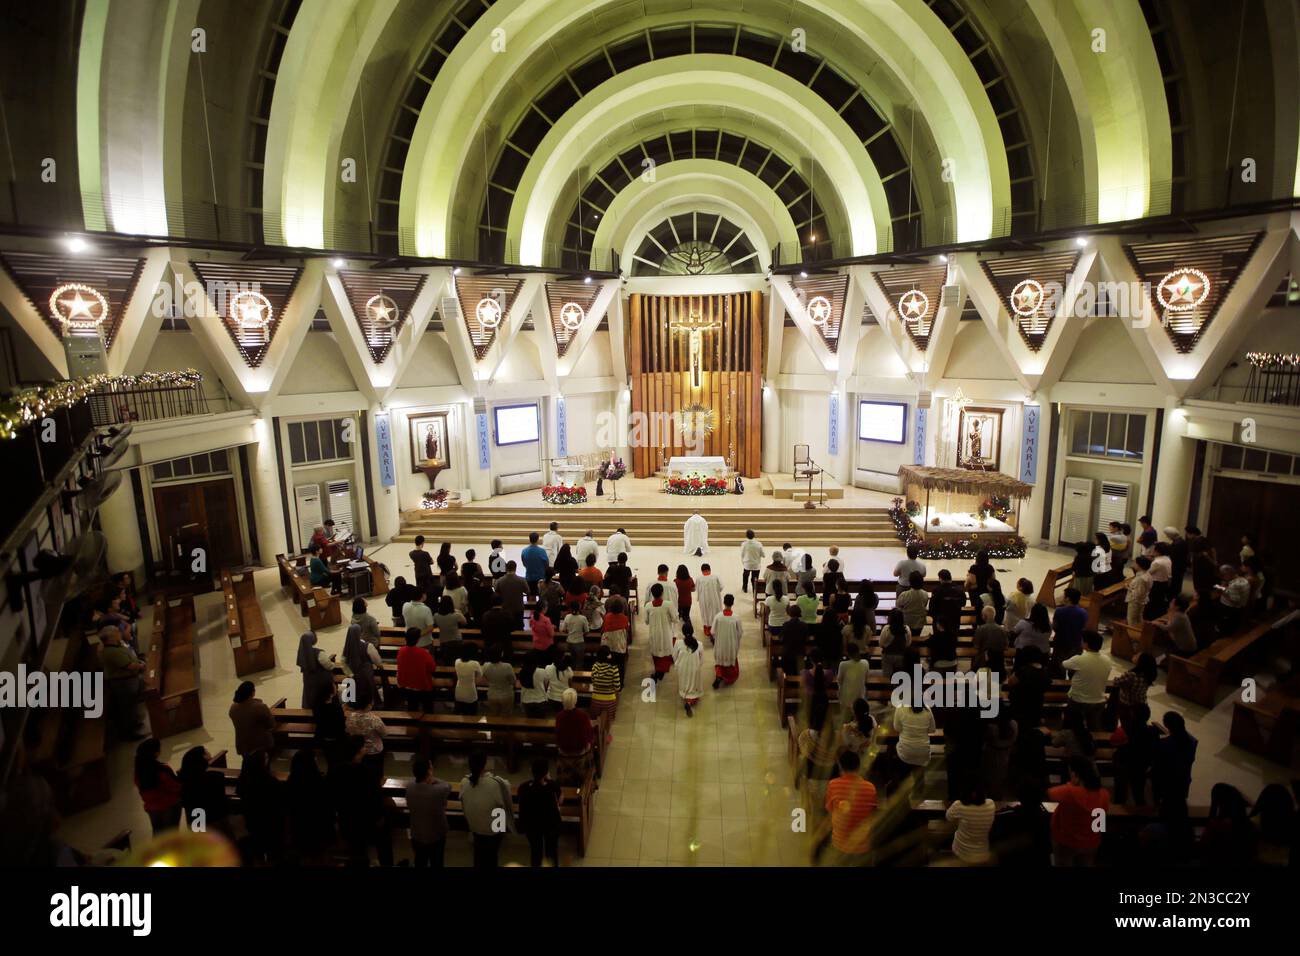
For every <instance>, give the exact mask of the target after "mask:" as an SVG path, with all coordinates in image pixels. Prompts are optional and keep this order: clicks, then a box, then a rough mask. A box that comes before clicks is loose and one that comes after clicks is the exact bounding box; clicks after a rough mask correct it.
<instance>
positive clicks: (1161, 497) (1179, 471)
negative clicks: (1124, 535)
mask: <svg viewBox="0 0 1300 956" xmlns="http://www.w3.org/2000/svg"><path fill="white" fill-rule="evenodd" d="M1186 433H1187V415H1186V414H1185V413H1184V412H1183V410H1182V409H1181V408H1179V407H1178V400H1177V399H1175V398H1170V399H1168V400H1167V402H1166V404H1165V419H1164V425H1163V427H1162V428H1161V432H1160V457H1159V459H1158V460H1157V463H1156V487H1155V496H1154V497H1155V503H1154V508H1153V510H1152V512H1151V523H1152V524H1153V525H1154V526H1155V527H1156V528H1157V529H1159V528H1163V527H1165V526H1166V525H1173V526H1174V527H1175V528H1181V527H1183V526H1184V525H1185V524H1187V502H1188V496H1189V495H1190V494H1191V487H1192V467H1193V464H1194V462H1195V458H1196V442H1195V441H1194V440H1193V439H1191V438H1188V437H1187V434H1186ZM1145 495H1146V489H1145V488H1143V489H1141V490H1140V491H1139V497H1138V507H1137V513H1138V514H1141V513H1142V512H1143V511H1145V510H1146V496H1145Z"/></svg>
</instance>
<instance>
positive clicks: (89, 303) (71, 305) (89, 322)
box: [50, 282, 108, 332]
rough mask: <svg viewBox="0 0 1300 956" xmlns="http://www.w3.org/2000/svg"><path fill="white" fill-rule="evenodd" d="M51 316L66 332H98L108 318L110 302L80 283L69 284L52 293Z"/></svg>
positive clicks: (94, 290) (96, 291)
mask: <svg viewBox="0 0 1300 956" xmlns="http://www.w3.org/2000/svg"><path fill="white" fill-rule="evenodd" d="M50 314H51V315H53V316H54V317H55V318H57V319H58V320H59V321H60V322H61V323H62V324H63V328H64V331H68V332H70V331H82V332H86V331H92V332H93V331H98V329H99V327H100V326H101V325H103V324H104V321H105V320H106V319H107V318H108V300H107V299H105V298H104V297H103V296H102V295H100V293H99V290H98V289H95V288H92V287H91V286H88V285H83V284H82V283H80V282H69V283H67V284H65V285H61V286H59V287H58V288H57V289H55V290H54V291H53V292H52V293H50Z"/></svg>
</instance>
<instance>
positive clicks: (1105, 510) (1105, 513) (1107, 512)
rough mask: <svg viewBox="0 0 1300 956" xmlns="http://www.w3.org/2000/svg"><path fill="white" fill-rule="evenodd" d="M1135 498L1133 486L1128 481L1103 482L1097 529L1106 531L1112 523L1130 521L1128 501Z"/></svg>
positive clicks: (1098, 500) (1098, 503) (1098, 507)
mask: <svg viewBox="0 0 1300 956" xmlns="http://www.w3.org/2000/svg"><path fill="white" fill-rule="evenodd" d="M1132 496H1133V485H1132V484H1131V483H1130V482H1127V481H1103V482H1102V483H1101V494H1099V495H1098V496H1097V529H1096V530H1098V531H1105V530H1106V529H1107V528H1108V527H1109V526H1110V523H1111V522H1112V521H1118V522H1119V523H1120V524H1125V523H1126V522H1127V521H1128V500H1129V498H1131V497H1132Z"/></svg>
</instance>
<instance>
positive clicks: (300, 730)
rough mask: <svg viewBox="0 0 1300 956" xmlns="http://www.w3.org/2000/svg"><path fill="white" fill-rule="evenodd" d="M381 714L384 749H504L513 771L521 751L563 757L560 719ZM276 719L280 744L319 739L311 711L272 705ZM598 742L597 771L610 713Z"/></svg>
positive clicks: (603, 720) (598, 732) (378, 712)
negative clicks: (557, 728) (557, 736)
mask: <svg viewBox="0 0 1300 956" xmlns="http://www.w3.org/2000/svg"><path fill="white" fill-rule="evenodd" d="M373 713H374V714H375V716H376V717H378V718H379V719H380V720H382V721H383V722H384V727H385V729H386V730H387V732H388V733H387V735H386V736H385V737H384V748H385V749H392V750H413V751H416V752H424V751H427V750H428V749H430V748H431V747H432V748H436V749H437V750H440V751H441V750H460V751H467V750H474V749H487V750H489V751H493V752H497V753H503V754H505V757H506V762H507V766H508V767H509V768H510V771H511V772H512V773H513V772H514V771H515V770H517V769H518V768H519V765H520V760H519V755H520V751H521V750H523V749H529V750H534V751H540V752H542V753H544V754H546V755H547V756H549V757H551V758H552V759H554V758H556V757H558V756H559V749H558V747H557V745H556V743H555V718H553V717H524V716H522V715H511V716H509V717H486V716H477V717H470V716H465V715H461V714H421V713H419V712H416V711H407V710H376V711H373ZM271 717H272V718H273V719H274V720H275V730H274V731H273V732H274V734H275V740H276V744H277V746H279V747H283V748H285V749H288V750H296V749H297V748H298V747H299V746H301V745H302V744H304V743H308V742H314V741H315V735H316V718H315V716H314V715H313V714H312V712H311V711H310V710H302V709H299V708H290V707H279V706H276V707H272V708H271ZM595 724H596V727H595V742H594V743H593V745H592V756H593V762H594V764H595V767H596V775H597V776H600V773H601V770H602V769H603V768H604V758H605V736H606V734H607V733H608V721H607V716H606V714H603V713H602V714H601V715H600V717H599V719H598V720H597V721H595Z"/></svg>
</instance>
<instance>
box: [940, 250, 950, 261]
mask: <svg viewBox="0 0 1300 956" xmlns="http://www.w3.org/2000/svg"><path fill="white" fill-rule="evenodd" d="M939 261H940V262H947V261H948V257H947V256H945V255H944V254H943V253H942V252H941V253H939Z"/></svg>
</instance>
